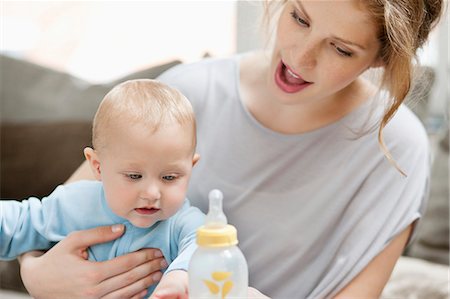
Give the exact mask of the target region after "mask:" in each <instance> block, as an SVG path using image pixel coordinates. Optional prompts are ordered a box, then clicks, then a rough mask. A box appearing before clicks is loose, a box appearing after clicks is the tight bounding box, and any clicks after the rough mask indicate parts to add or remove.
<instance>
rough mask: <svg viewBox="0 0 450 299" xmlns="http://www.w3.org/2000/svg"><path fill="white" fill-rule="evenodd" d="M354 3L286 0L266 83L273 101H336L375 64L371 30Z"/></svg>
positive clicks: (375, 45)
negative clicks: (274, 99)
mask: <svg viewBox="0 0 450 299" xmlns="http://www.w3.org/2000/svg"><path fill="white" fill-rule="evenodd" d="M360 3H361V2H359V1H357V0H346V1H323V0H307V1H293V0H291V1H287V3H286V4H285V6H284V8H283V10H282V12H281V15H280V19H279V21H278V28H277V36H276V41H275V46H274V51H273V54H272V60H271V64H270V71H269V78H268V79H269V89H270V90H271V91H272V92H273V93H274V95H275V97H276V98H277V99H278V101H280V102H282V103H284V104H298V103H302V102H305V101H308V102H309V101H314V102H315V103H317V101H322V100H325V101H327V100H333V99H337V98H339V95H344V94H345V90H346V88H347V87H349V86H350V85H351V83H352V82H354V81H355V79H356V78H357V77H358V76H359V75H360V74H361V73H363V72H364V71H365V70H366V69H367V68H369V67H371V66H373V65H374V64H375V63H376V62H377V59H376V58H377V53H378V51H379V48H380V45H379V42H378V40H377V38H376V36H377V32H376V27H375V25H374V24H373V23H372V22H371V19H370V17H369V15H368V14H367V13H366V12H365V11H364V8H363V7H362V4H360Z"/></svg>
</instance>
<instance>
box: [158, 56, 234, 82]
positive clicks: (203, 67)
mask: <svg viewBox="0 0 450 299" xmlns="http://www.w3.org/2000/svg"><path fill="white" fill-rule="evenodd" d="M238 57H239V55H233V56H230V57H207V58H203V59H201V60H199V61H195V62H189V63H181V64H178V65H176V66H174V67H172V68H170V69H169V70H167V71H165V72H164V73H162V74H161V75H160V76H159V77H158V79H159V80H161V81H163V82H167V81H171V80H180V79H184V80H188V81H193V80H197V79H203V78H205V77H210V76H211V75H212V74H215V75H220V74H222V75H223V74H225V75H227V74H228V73H229V72H230V71H232V70H233V68H234V67H235V66H236V65H237V61H238V59H239V58H238Z"/></svg>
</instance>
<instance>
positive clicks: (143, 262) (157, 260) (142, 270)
mask: <svg viewBox="0 0 450 299" xmlns="http://www.w3.org/2000/svg"><path fill="white" fill-rule="evenodd" d="M123 232H124V227H123V225H113V226H105V227H98V228H94V229H89V230H85V231H78V232H74V233H71V234H70V235H69V236H67V238H65V239H64V240H62V241H61V242H59V243H58V244H57V245H55V246H54V247H53V248H52V249H50V250H49V251H48V252H47V253H45V254H42V253H41V252H37V251H34V252H30V253H26V254H24V255H23V256H22V257H21V258H20V259H19V261H20V262H21V269H20V270H21V276H22V280H23V282H24V285H25V287H26V288H27V290H28V292H29V293H30V294H31V295H32V296H33V297H34V298H38V299H39V298H45V299H51V298H142V297H144V296H145V295H146V293H147V288H148V287H149V286H150V285H152V284H154V283H155V282H157V281H159V280H160V279H161V276H162V274H161V272H160V269H161V268H164V267H166V266H167V263H166V262H165V261H164V259H163V258H162V254H161V252H160V251H159V250H157V249H142V250H140V251H137V252H133V253H129V254H127V255H123V256H120V257H117V258H114V259H112V260H109V261H105V262H92V261H89V260H87V248H88V247H89V246H92V245H94V244H98V243H105V242H109V241H111V240H114V239H117V238H118V237H120V236H121V235H122V234H123Z"/></svg>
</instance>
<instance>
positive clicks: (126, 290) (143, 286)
mask: <svg viewBox="0 0 450 299" xmlns="http://www.w3.org/2000/svg"><path fill="white" fill-rule="evenodd" d="M158 273H159V274H158ZM161 276H162V273H161V272H159V271H158V272H156V273H153V274H151V275H148V276H145V277H143V278H142V279H140V280H137V281H135V282H134V283H132V284H129V285H127V286H125V287H123V288H120V289H117V290H115V291H113V292H111V293H108V294H106V295H105V296H103V297H102V299H114V298H143V297H144V296H145V295H146V294H147V288H148V287H149V286H151V285H152V284H154V283H156V282H158V281H159V280H160V279H161Z"/></svg>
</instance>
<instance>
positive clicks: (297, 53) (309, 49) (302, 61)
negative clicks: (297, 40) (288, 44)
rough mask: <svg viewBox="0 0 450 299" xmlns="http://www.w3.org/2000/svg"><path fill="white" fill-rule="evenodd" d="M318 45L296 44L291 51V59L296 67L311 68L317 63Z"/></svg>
mask: <svg viewBox="0 0 450 299" xmlns="http://www.w3.org/2000/svg"><path fill="white" fill-rule="evenodd" d="M318 51H319V50H318V47H315V46H314V45H313V44H311V43H310V44H303V45H301V46H297V47H296V48H295V49H293V51H292V54H291V55H292V56H293V57H292V61H294V62H295V64H296V65H295V67H296V68H298V69H312V68H314V67H315V66H316V65H317V55H318Z"/></svg>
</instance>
